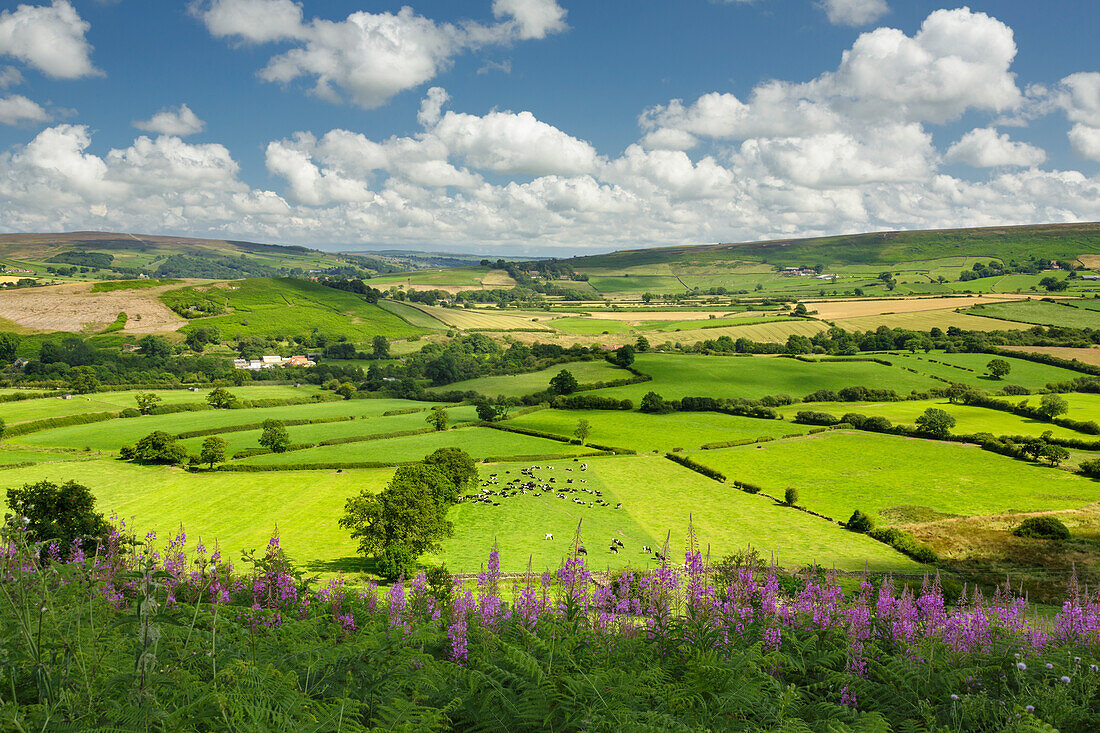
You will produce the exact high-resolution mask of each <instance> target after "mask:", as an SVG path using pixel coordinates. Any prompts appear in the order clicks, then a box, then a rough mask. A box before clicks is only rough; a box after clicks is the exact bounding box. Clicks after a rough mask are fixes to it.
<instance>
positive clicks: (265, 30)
mask: <svg viewBox="0 0 1100 733" xmlns="http://www.w3.org/2000/svg"><path fill="white" fill-rule="evenodd" d="M410 1H411V2H413V3H414V4H408V5H402V4H401V3H399V2H368V1H366V0H357V1H354V2H352V1H349V0H325V1H324V2H294V1H293V0H192V1H190V2H188V1H187V0H172V1H169V2H163V1H158V2H150V1H149V0H52V1H47V0H34V1H32V2H28V3H14V2H2V1H0V231H5V232H57V231H77V230H98V231H124V232H136V233H145V234H173V235H181V236H196V237H211V238H216V239H243V240H250V241H259V242H270V243H279V244H301V245H306V246H313V247H319V248H322V249H345V250H346V249H417V250H430V251H454V252H473V253H486V254H498V255H507V254H530V255H562V256H564V255H571V254H584V253H594V252H601V251H609V250H613V249H627V248H634V247H647V246H659V245H670V244H693V243H710V242H737V241H751V240H760V239H774V238H785V237H794V236H817V235H827V234H838V233H846V232H864V231H879V230H894V229H928V228H941V227H965V226H989V225H1000V224H1028V223H1046V222H1063V221H1065V222H1069V221H1097V220H1100V51H1098V46H1097V44H1096V38H1097V37H1098V35H1100V4H1097V3H1096V2H1095V0H1051V1H1050V2H1045V3H1037V2H1035V1H1034V0H990V1H984V2H972V3H971V4H970V5H968V6H962V5H942V4H939V3H929V2H924V1H923V0H676V1H675V2H673V1H671V0H644V1H643V2H638V1H637V0H629V1H628V0H584V1H583V2H582V1H579V0H461V1H457V0H410Z"/></svg>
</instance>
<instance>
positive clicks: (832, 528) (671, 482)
mask: <svg viewBox="0 0 1100 733" xmlns="http://www.w3.org/2000/svg"><path fill="white" fill-rule="evenodd" d="M536 463H537V465H540V466H543V468H542V469H540V470H537V471H536V472H535V474H536V475H537V476H539V477H540V479H542V480H547V479H549V478H550V477H555V478H557V483H558V484H559V485H560V484H563V483H564V481H565V480H566V479H567V478H574V479H579V478H581V477H583V478H585V480H587V481H588V483H587V484H584V486H585V487H586V488H589V489H592V490H599V491H602V492H603V499H604V500H605V501H607V502H609V503H610V504H611V505H612V506H611V507H598V506H597V507H588V506H581V505H578V504H574V503H573V502H571V501H570V498H571V497H572V496H579V497H580V498H582V499H586V500H590V499H591V497H590V496H589V495H588V494H584V493H579V494H567V495H566V497H567V498H566V499H558V498H556V496H555V495H554V494H553V493H549V494H542V495H541V496H534V495H532V494H528V495H526V496H517V497H510V498H507V499H500V500H499V504H500V505H499V506H490V505H486V504H459V505H458V506H456V507H453V508H452V509H451V511H450V515H449V517H450V519H451V520H452V521H453V522H454V523H455V526H456V528H458V529H457V530H456V533H455V537H454V538H452V539H451V540H448V541H447V542H445V543H444V552H443V555H442V558H441V559H443V560H444V561H445V562H446V563H447V567H449V568H452V569H458V568H463V569H466V568H468V569H473V570H476V569H477V568H478V567H480V566H481V564H482V563H484V561H485V559H486V558H487V556H488V554H489V549H490V548H492V546H493V543H494V542H496V543H497V544H499V546H500V550H501V552H500V563H501V569H502V570H506V571H507V570H513V571H514V570H524V569H526V567H527V562H528V559H530V561H531V565H532V568H533V569H534V570H535V571H541V570H544V569H546V568H555V567H557V566H558V564H559V562H560V561H561V558H562V557H563V556H564V555H565V554H566V553H567V552H568V548H569V543H570V541H571V540H572V539H573V533H574V531H575V530H576V529H577V524H578V522H580V527H581V535H582V539H583V541H584V544H585V547H586V548H587V549H588V552H589V554H588V563H589V566H590V567H592V568H593V569H598V570H602V569H604V568H606V567H621V566H623V565H626V564H628V563H629V564H632V565H634V566H636V567H646V566H647V565H649V566H652V564H653V559H652V556H651V555H646V554H644V553H642V552H641V545H643V544H647V545H649V546H650V547H653V548H654V549H660V548H661V547H662V546H663V545H664V542H665V538H666V536H667V535H669V533H671V536H670V538H669V548H670V551H669V555H670V560H672V562H679V561H681V559H682V552H683V548H684V544H685V541H686V539H687V527H688V521H689V520H690V521H691V522H692V523H693V524H694V527H695V532H696V535H697V536H698V538H699V540H700V541H701V542H702V543H703V547H704V549H708V550H709V552H710V555H711V558H712V559H718V558H720V557H722V556H723V555H725V554H727V553H730V552H735V551H737V550H743V549H745V547H746V546H748V545H751V546H752V547H754V548H756V549H757V550H758V551H760V552H761V553H762V554H763V555H764V556H765V557H769V556H771V555H774V557H775V559H776V561H777V562H779V563H780V564H781V565H783V566H784V567H800V566H803V565H807V564H810V563H812V562H817V563H819V564H821V565H823V566H826V567H833V566H835V567H837V568H839V569H843V570H860V569H863V568H864V567H865V566H867V567H870V568H873V569H878V570H892V571H897V572H914V571H916V570H918V569H919V567H920V566H918V565H917V564H916V563H914V562H912V561H911V560H909V559H907V558H905V557H904V556H902V555H900V554H899V553H897V552H895V551H894V550H892V549H890V548H889V547H886V546H885V545H882V544H880V543H878V542H875V541H874V540H871V539H869V538H867V537H865V536H862V535H852V533H850V532H846V531H845V530H843V529H841V528H840V527H838V526H836V525H834V524H829V523H828V522H823V521H821V520H820V519H817V518H815V517H811V516H809V515H807V514H805V513H803V512H800V511H797V510H791V509H788V508H785V507H782V506H779V505H777V504H776V503H775V502H773V501H770V500H768V499H765V498H763V497H759V496H750V495H749V494H745V493H743V492H741V491H737V490H736V489H734V488H733V487H730V486H722V485H720V484H717V483H715V482H714V481H711V480H710V479H706V478H703V477H702V476H700V475H699V474H697V473H694V472H692V471H688V470H687V469H685V468H683V467H681V466H678V465H677V464H675V463H672V462H671V461H669V460H666V459H664V458H660V457H657V456H639V457H613V458H592V459H587V465H588V470H587V471H584V472H581V471H579V465H580V464H579V463H574V462H571V461H570V462H565V463H562V462H560V461H559V462H556V463H550V464H549V465H552V466H553V470H550V469H547V468H545V466H546V465H548V464H547V463H546V462H545V461H541V462H536ZM531 465H532V464H531V463H511V464H509V463H503V464H498V465H492V466H485V467H483V468H482V475H483V476H484V475H487V474H489V473H493V472H495V473H497V474H499V475H500V477H502V478H504V479H508V478H509V477H510V476H516V475H518V472H519V470H520V469H521V468H526V467H529V466H531ZM566 468H574V470H573V471H572V472H566V471H565V469H566ZM505 471H511V474H505V473H504V472H505ZM496 488H499V487H496ZM619 502H621V503H622V505H623V508H622V509H618V510H617V509H614V508H613V507H614V506H615V504H617V503H619ZM547 533H551V534H553V536H554V539H553V540H546V539H544V537H545V535H546V534H547ZM612 537H617V538H619V539H620V540H622V542H623V544H624V545H625V547H624V548H623V550H622V551H621V552H620V554H613V553H611V552H610V551H609V550H608V547H609V545H610V544H611V538H612Z"/></svg>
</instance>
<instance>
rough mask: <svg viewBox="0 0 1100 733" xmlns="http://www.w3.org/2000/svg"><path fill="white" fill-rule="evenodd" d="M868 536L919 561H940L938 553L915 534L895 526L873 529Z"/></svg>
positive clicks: (928, 562)
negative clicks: (918, 539)
mask: <svg viewBox="0 0 1100 733" xmlns="http://www.w3.org/2000/svg"><path fill="white" fill-rule="evenodd" d="M867 536H868V537H870V538H872V539H875V540H878V541H879V542H882V543H883V544H887V545H890V546H891V547H893V548H894V549H895V550H897V551H898V552H900V553H901V554H903V555H907V556H909V557H911V558H913V559H914V560H916V561H917V562H923V563H927V564H933V563H936V562H938V561H939V558H938V557H937V556H936V553H934V552H932V550H931V549H929V548H927V547H925V546H924V545H922V544H921V543H919V542H917V541H916V540H915V539H913V536H912V535H910V534H907V533H905V532H902V531H901V530H900V529H895V528H893V527H881V528H878V529H872V530H871V531H870V532H868V533H867Z"/></svg>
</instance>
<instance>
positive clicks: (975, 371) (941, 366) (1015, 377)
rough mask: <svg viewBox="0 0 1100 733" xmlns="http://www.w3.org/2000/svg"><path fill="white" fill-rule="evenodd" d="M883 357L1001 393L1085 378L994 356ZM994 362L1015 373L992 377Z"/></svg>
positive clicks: (934, 354) (931, 354)
mask: <svg viewBox="0 0 1100 733" xmlns="http://www.w3.org/2000/svg"><path fill="white" fill-rule="evenodd" d="M882 358H884V359H886V360H887V361H890V362H893V363H894V364H895V365H896V366H902V367H907V368H909V369H916V370H917V371H919V372H923V373H924V374H932V375H935V376H937V377H942V378H943V379H947V380H949V381H952V382H960V383H962V384H971V385H974V386H975V387H981V388H982V389H984V390H987V391H990V392H996V391H999V390H1001V389H1004V387H1005V386H1006V385H1010V384H1012V385H1016V386H1019V387H1027V388H1028V389H1031V390H1038V389H1042V388H1044V387H1046V386H1047V385H1048V384H1050V383H1051V382H1066V381H1072V380H1074V379H1076V378H1078V377H1081V376H1083V375H1082V373H1081V372H1076V371H1073V370H1072V369H1063V368H1062V367H1056V366H1050V365H1047V364H1039V363H1036V362H1033V361H1028V360H1027V359H1013V358H1012V357H998V356H993V355H991V354H963V353H957V354H945V353H943V352H942V351H932V352H929V353H927V354H925V353H923V352H920V351H918V352H917V353H916V354H909V353H905V352H897V353H891V354H884V355H882ZM992 359H1004V360H1005V361H1007V362H1008V363H1009V365H1010V366H1011V369H1012V370H1011V371H1010V372H1009V373H1008V375H1007V376H1005V377H1004V378H1003V379H993V378H992V377H990V376H989V370H988V369H987V365H988V364H989V362H990V361H991V360H992Z"/></svg>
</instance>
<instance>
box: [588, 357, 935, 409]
mask: <svg viewBox="0 0 1100 733" xmlns="http://www.w3.org/2000/svg"><path fill="white" fill-rule="evenodd" d="M634 366H635V368H637V369H639V370H640V371H642V372H644V373H645V374H649V375H650V376H652V377H653V381H651V382H642V383H639V384H632V385H628V386H625V387H612V388H608V389H601V390H597V392H596V394H601V395H607V396H611V397H618V398H619V399H624V398H627V399H632V400H634V401H635V404H637V402H638V401H639V400H640V399H641V398H642V396H643V395H645V394H646V393H647V392H649V391H654V392H657V393H658V394H660V395H661V396H662V397H664V398H666V399H679V398H681V397H703V396H709V397H728V398H733V397H744V398H759V397H763V396H765V395H775V394H788V395H792V396H794V397H802V396H803V395H805V394H808V393H810V392H814V391H816V390H819V389H833V390H837V389H843V388H844V387H851V386H854V385H866V386H869V387H884V388H890V389H894V390H896V391H897V392H898V393H900V394H908V393H909V392H910V391H912V390H919V391H924V390H927V389H929V388H931V387H933V386H935V385H937V384H941V383H939V382H934V381H933V380H931V379H929V378H928V377H925V376H923V375H918V374H911V373H909V372H906V371H905V370H903V369H898V368H896V367H887V366H883V365H881V364H876V363H874V362H866V361H863V362H855V361H852V362H820V363H807V362H803V361H798V360H796V359H784V358H775V357H756V356H696V355H679V354H653V353H649V354H639V355H638V357H637V359H636V360H635V362H634Z"/></svg>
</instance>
